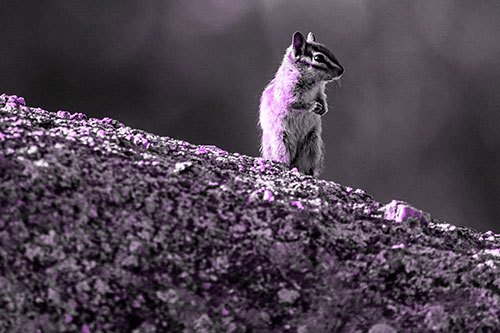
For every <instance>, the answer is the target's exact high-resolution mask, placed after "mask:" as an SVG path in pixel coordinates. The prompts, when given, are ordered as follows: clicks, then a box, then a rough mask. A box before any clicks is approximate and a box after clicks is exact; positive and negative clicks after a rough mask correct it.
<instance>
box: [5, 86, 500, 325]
mask: <svg viewBox="0 0 500 333" xmlns="http://www.w3.org/2000/svg"><path fill="white" fill-rule="evenodd" d="M0 207H1V209H0V332H298V333H306V332H368V331H369V332H371V333H374V332H379V333H380V332H430V331H435V332H458V331H460V332H464V331H467V332H478V331H481V330H483V331H485V332H486V331H488V332H490V331H495V330H496V331H498V330H500V321H499V317H500V307H499V304H500V303H499V296H500V274H499V273H500V269H499V266H500V249H499V248H500V235H495V234H492V233H485V234H481V233H478V232H476V231H474V230H471V229H468V228H462V227H456V226H453V225H449V224H446V223H441V222H439V221H437V220H432V221H430V217H429V216H428V214H424V213H422V212H420V213H419V212H418V210H417V209H414V208H412V207H411V206H409V205H405V204H403V203H400V202H395V203H393V204H392V205H389V206H384V207H382V205H381V204H380V203H378V202H376V201H375V200H374V199H373V198H372V197H371V196H370V195H368V194H367V193H365V192H364V191H363V190H353V189H351V188H348V187H344V186H341V185H339V184H336V183H334V182H330V181H324V180H318V179H315V178H313V177H310V176H305V175H302V174H300V173H297V172H294V171H289V170H288V169H287V168H286V167H285V166H284V165H282V164H279V163H274V162H270V161H264V160H262V159H260V158H252V157H248V156H243V155H239V154H232V153H228V152H226V151H223V150H221V149H219V148H217V147H214V146H196V145H192V144H189V143H187V142H182V141H179V140H174V139H171V138H167V137H159V136H156V135H153V134H150V133H147V132H144V131H141V130H136V129H132V128H130V127H127V126H124V125H123V124H121V123H119V122H118V121H116V120H113V119H109V118H104V119H101V120H99V119H87V117H86V116H85V115H83V114H80V113H75V114H70V113H69V112H66V111H59V112H57V113H55V112H47V111H45V110H42V109H40V108H28V107H26V106H25V103H24V100H23V99H22V98H18V97H17V96H6V95H2V96H1V97H0ZM384 217H385V218H384Z"/></svg>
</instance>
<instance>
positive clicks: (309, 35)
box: [307, 32, 316, 43]
mask: <svg viewBox="0 0 500 333" xmlns="http://www.w3.org/2000/svg"><path fill="white" fill-rule="evenodd" d="M307 41H308V42H309V43H310V42H315V41H316V37H314V35H313V33H312V32H310V33H308V34H307Z"/></svg>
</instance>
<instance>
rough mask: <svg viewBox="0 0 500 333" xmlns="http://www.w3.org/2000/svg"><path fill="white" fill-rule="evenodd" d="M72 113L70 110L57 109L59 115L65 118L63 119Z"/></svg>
mask: <svg viewBox="0 0 500 333" xmlns="http://www.w3.org/2000/svg"><path fill="white" fill-rule="evenodd" d="M70 115H71V114H70V113H69V112H68V111H64V110H59V111H57V116H58V117H59V118H63V119H65V118H69V116H70Z"/></svg>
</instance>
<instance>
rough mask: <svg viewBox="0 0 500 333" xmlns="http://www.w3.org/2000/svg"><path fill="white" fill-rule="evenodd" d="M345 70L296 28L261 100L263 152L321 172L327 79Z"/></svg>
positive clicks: (308, 170) (310, 171)
mask: <svg viewBox="0 0 500 333" xmlns="http://www.w3.org/2000/svg"><path fill="white" fill-rule="evenodd" d="M343 72H344V69H343V67H342V66H341V65H340V63H339V62H338V60H337V58H335V56H334V55H333V53H332V52H331V51H330V50H328V49H327V48H326V47H325V46H324V45H322V44H319V43H317V42H316V39H315V37H314V35H313V34H312V33H309V34H308V35H307V39H305V38H304V36H303V35H302V34H301V33H300V32H295V33H294V34H293V37H292V44H291V45H290V46H289V47H288V49H287V50H286V53H285V56H284V57H283V61H282V63H281V66H280V67H279V69H278V71H277V72H276V75H275V77H274V79H273V80H272V81H271V82H270V83H269V85H268V86H267V87H266V88H265V89H264V92H263V93H262V97H261V100H260V112H259V124H260V127H261V130H262V144H261V154H262V157H264V158H266V159H270V160H276V161H280V162H283V163H285V164H286V165H288V166H289V167H290V168H293V167H296V168H297V169H298V170H299V171H300V172H302V173H305V174H308V175H313V176H318V175H319V173H320V172H321V170H322V166H323V159H324V151H323V141H322V139H321V116H323V115H325V114H326V113H327V112H328V105H327V103H326V94H325V85H326V83H327V82H328V81H332V80H338V79H339V78H340V76H341V75H342V73H343Z"/></svg>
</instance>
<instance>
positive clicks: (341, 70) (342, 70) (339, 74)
mask: <svg viewBox="0 0 500 333" xmlns="http://www.w3.org/2000/svg"><path fill="white" fill-rule="evenodd" d="M343 73H344V67H342V66H340V67H339V70H338V76H339V77H341V76H342V74H343Z"/></svg>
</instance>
